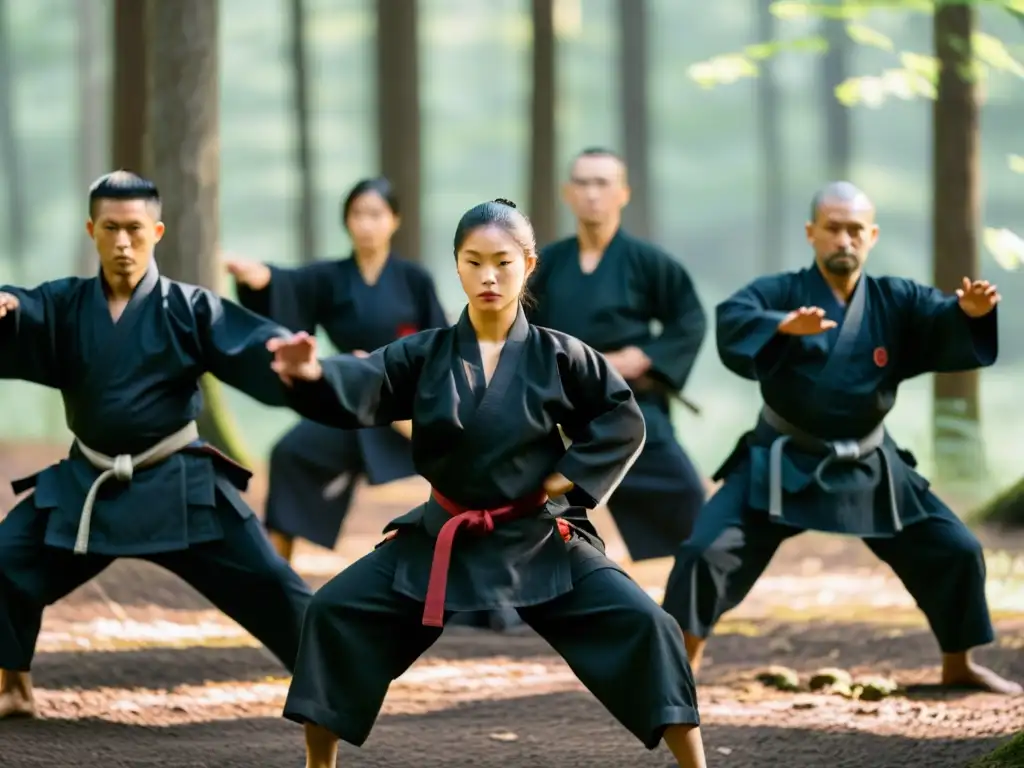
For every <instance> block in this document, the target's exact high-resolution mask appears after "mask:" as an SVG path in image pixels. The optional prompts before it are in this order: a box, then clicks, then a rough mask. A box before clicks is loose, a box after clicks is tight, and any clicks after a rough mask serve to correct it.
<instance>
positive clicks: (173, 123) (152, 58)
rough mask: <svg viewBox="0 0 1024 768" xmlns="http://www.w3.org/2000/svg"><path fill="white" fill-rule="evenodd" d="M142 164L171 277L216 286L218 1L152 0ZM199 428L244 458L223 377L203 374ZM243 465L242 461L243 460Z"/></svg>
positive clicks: (160, 250) (227, 450)
mask: <svg viewBox="0 0 1024 768" xmlns="http://www.w3.org/2000/svg"><path fill="white" fill-rule="evenodd" d="M149 3H150V5H149V9H150V18H149V20H148V22H149V32H150V36H149V41H148V42H149V45H148V57H149V58H148V65H149V74H150V80H149V86H150V90H149V95H150V98H149V111H148V118H149V126H150V131H149V133H148V141H147V154H146V160H147V165H149V167H151V168H152V171H151V172H150V173H151V176H152V177H153V179H154V181H156V183H157V185H158V186H159V188H160V193H161V196H162V197H163V201H164V210H163V220H164V223H165V224H166V225H167V233H166V235H165V236H164V239H163V242H162V243H161V244H160V246H159V248H158V252H157V255H158V261H159V263H160V267H161V271H162V272H163V273H164V274H166V275H167V276H168V277H171V278H173V279H176V280H182V281H184V282H189V283H193V284H196V285H201V286H204V287H206V288H210V289H212V290H216V289H217V287H218V285H219V284H220V282H221V269H220V263H219V259H218V256H217V247H218V231H217V230H218V224H219V214H220V211H219V209H218V202H219V201H218V195H219V182H220V179H219V173H220V146H219V119H218V118H219V114H218V113H219V110H220V103H219V89H218V78H219V72H218V68H217V53H218V51H217V47H218V39H217V34H218V31H217V28H218V19H219V15H220V8H219V6H220V3H219V2H217V0H149ZM202 389H203V395H204V399H205V401H204V407H203V413H202V415H201V416H200V419H199V432H200V434H201V435H202V436H203V438H204V439H205V440H208V441H209V442H210V443H212V444H213V445H215V446H217V447H218V448H220V449H221V450H223V451H224V452H225V453H227V454H228V455H230V456H231V457H232V458H234V459H235V460H237V461H240V462H246V459H247V457H246V455H245V451H244V448H243V446H242V444H241V440H240V438H239V436H238V435H237V431H236V429H235V428H234V424H233V423H232V422H231V418H230V414H229V412H228V409H227V404H226V402H225V401H224V399H223V395H222V393H221V391H220V383H219V382H217V381H216V380H215V379H213V377H211V376H209V375H206V376H204V377H203V379H202ZM246 463H247V462H246Z"/></svg>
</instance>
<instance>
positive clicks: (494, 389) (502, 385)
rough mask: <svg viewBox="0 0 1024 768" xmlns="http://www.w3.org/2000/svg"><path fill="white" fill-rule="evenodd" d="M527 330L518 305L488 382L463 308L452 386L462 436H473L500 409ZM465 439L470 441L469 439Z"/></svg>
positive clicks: (471, 327) (516, 366)
mask: <svg viewBox="0 0 1024 768" xmlns="http://www.w3.org/2000/svg"><path fill="white" fill-rule="evenodd" d="M529 332H530V324H529V322H528V321H527V320H526V314H525V313H524V312H523V307H522V306H521V305H520V307H519V311H518V312H517V313H516V319H515V321H514V322H513V323H512V327H511V328H510V329H509V332H508V338H507V339H506V340H505V346H504V347H502V349H501V354H500V355H499V357H498V365H497V367H496V368H495V369H494V374H493V375H492V376H491V381H490V384H488V383H487V381H486V377H485V376H484V368H483V361H482V360H481V359H480V343H479V342H478V341H477V338H476V332H475V331H474V330H473V325H472V324H471V323H470V322H469V311H468V309H467V310H464V311H463V313H462V316H461V317H460V318H459V322H458V323H457V325H456V339H457V352H458V358H459V361H458V362H459V367H460V368H461V373H462V375H461V376H456V387H457V388H458V389H459V395H460V402H459V421H461V422H462V425H463V430H464V432H463V434H464V435H465V436H467V437H470V436H471V435H472V436H475V435H477V434H478V433H479V430H480V429H481V428H483V429H486V428H487V424H488V421H489V419H488V418H487V417H488V416H490V415H493V414H494V413H495V412H496V411H498V410H500V408H501V405H502V401H503V400H504V399H505V395H506V394H507V393H508V388H509V385H510V384H511V383H512V381H513V380H514V378H515V375H516V371H517V370H518V366H519V361H520V359H521V358H522V354H523V349H524V347H525V346H526V340H527V338H528V336H529ZM468 442H469V443H472V442H473V440H472V438H471V439H470V440H469V441H468Z"/></svg>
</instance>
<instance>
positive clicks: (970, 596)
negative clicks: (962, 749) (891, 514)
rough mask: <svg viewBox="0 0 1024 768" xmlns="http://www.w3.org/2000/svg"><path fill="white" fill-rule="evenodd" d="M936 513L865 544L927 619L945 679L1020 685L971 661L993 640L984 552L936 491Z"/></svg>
mask: <svg viewBox="0 0 1024 768" xmlns="http://www.w3.org/2000/svg"><path fill="white" fill-rule="evenodd" d="M931 501H932V502H933V507H934V510H935V511H934V512H933V513H932V514H931V516H929V517H928V518H927V519H925V520H923V521H921V522H920V523H915V524H914V525H911V526H909V527H908V528H905V529H903V530H902V531H901V532H900V533H899V534H897V535H896V536H894V537H892V538H889V539H867V540H865V543H866V544H867V545H868V547H869V548H870V549H871V551H872V552H874V553H875V554H876V555H877V556H878V557H879V558H880V559H881V560H883V561H884V562H885V563H887V564H888V565H889V567H891V568H892V569H893V571H894V572H895V573H896V575H897V576H898V577H899V579H900V581H902V582H903V584H904V586H905V587H906V588H907V591H908V592H910V594H911V596H912V597H913V598H914V600H915V601H916V602H917V605H918V607H919V608H920V609H921V611H922V612H923V613H924V615H925V617H926V618H927V619H928V624H929V625H930V626H931V629H932V632H933V633H935V638H936V640H938V643H939V648H940V649H941V651H942V662H943V663H942V682H943V684H945V685H951V686H967V687H972V688H981V689H984V690H989V691H994V692H996V693H1006V694H1020V693H1021V692H1022V689H1021V686H1020V685H1018V684H1017V683H1013V682H1010V681H1008V680H1004V679H1003V678H1001V677H1000V676H999V675H997V674H996V673H995V672H993V671H992V670H990V669H986V668H985V667H982V666H979V665H977V664H975V663H974V662H972V661H971V659H970V655H969V653H970V650H971V649H972V648H976V647H977V646H979V645H987V644H988V643H991V642H992V641H993V640H994V639H995V631H994V630H993V628H992V620H991V618H990V616H989V610H988V601H987V599H986V597H985V554H984V552H983V551H982V547H981V543H980V542H979V541H978V540H977V539H976V538H975V537H974V534H972V533H971V531H970V530H969V529H968V528H967V526H966V525H964V523H963V522H962V521H961V520H960V519H959V518H958V517H957V516H956V515H955V514H953V513H952V512H951V511H950V510H949V509H948V508H947V507H946V506H945V505H943V504H942V502H941V501H940V500H939V499H938V498H937V497H935V496H932V497H931Z"/></svg>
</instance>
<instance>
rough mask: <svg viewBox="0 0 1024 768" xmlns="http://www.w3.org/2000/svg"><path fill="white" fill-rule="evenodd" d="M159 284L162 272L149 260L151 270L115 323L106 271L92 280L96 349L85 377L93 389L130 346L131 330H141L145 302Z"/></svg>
mask: <svg viewBox="0 0 1024 768" xmlns="http://www.w3.org/2000/svg"><path fill="white" fill-rule="evenodd" d="M159 284H160V271H159V270H158V269H157V266H156V261H150V263H149V269H147V270H146V274H145V275H143V276H142V280H141V281H140V282H139V284H138V285H137V286H135V290H134V292H133V293H132V297H131V299H129V301H128V304H127V306H125V308H124V311H123V312H122V313H121V316H120V317H119V318H118V319H117V322H116V323H115V322H114V319H113V318H112V317H111V316H110V308H109V305H108V304H107V295H106V293H105V292H104V288H103V286H104V280H103V272H102V271H101V272H100V273H99V274H98V275H97V276H96V277H95V279H94V281H93V289H92V308H91V310H92V311H91V314H92V337H93V338H92V343H93V345H94V347H93V348H94V349H95V350H96V352H95V355H93V356H92V357H91V359H90V362H89V370H88V373H87V374H86V381H85V386H87V387H88V386H92V385H93V384H95V383H96V382H97V377H104V376H107V375H109V373H110V370H111V368H112V367H113V365H114V363H115V361H116V360H117V359H118V357H119V356H120V355H121V354H122V353H123V352H124V349H125V347H126V346H128V342H129V339H130V338H131V333H132V331H133V330H134V329H135V328H137V327H138V323H139V319H140V318H141V317H142V314H143V309H144V308H145V304H146V299H148V298H149V296H150V295H151V294H152V293H153V290H154V289H155V288H157V286H159Z"/></svg>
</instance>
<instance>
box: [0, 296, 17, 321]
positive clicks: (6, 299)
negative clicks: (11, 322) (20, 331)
mask: <svg viewBox="0 0 1024 768" xmlns="http://www.w3.org/2000/svg"><path fill="white" fill-rule="evenodd" d="M17 309H18V297H17V296H12V295H11V294H9V293H2V292H0V318H3V317H6V316H7V315H8V314H13V313H14V312H15V310H17Z"/></svg>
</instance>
